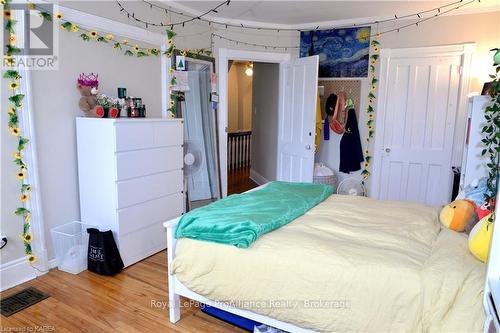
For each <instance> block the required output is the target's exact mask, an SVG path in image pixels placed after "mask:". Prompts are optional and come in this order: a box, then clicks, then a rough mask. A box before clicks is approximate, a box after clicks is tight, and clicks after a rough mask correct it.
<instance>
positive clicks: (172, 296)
mask: <svg viewBox="0 0 500 333" xmlns="http://www.w3.org/2000/svg"><path fill="white" fill-rule="evenodd" d="M263 186H265V185H263ZM260 187H262V186H260ZM260 187H259V188H260ZM253 190H255V189H253ZM498 193H500V191H499V192H498ZM498 193H497V195H498ZM498 215H500V208H499V207H497V214H496V221H495V224H494V229H493V239H492V242H491V245H490V246H491V247H490V256H489V258H488V259H489V260H488V262H487V265H488V268H487V274H486V281H485V295H484V300H483V302H484V309H485V313H486V319H485V323H484V328H483V329H484V332H485V333H487V332H488V331H489V328H490V325H493V326H495V327H496V328H497V330H498V332H499V333H500V326H499V324H498V322H495V321H494V318H493V314H492V313H491V310H489V309H490V306H489V304H488V298H487V295H488V293H489V292H491V287H492V280H495V279H496V280H498V279H499V278H500V260H499V258H500V228H499V226H498V223H500V218H499V217H498ZM179 220H180V217H178V218H176V219H173V220H170V221H167V222H165V223H163V226H164V227H165V229H166V231H167V260H168V272H167V274H168V302H169V316H170V322H171V323H176V322H177V321H179V319H180V318H181V311H180V307H181V304H180V296H184V297H186V298H189V299H191V300H194V301H197V302H200V303H204V304H207V305H210V306H213V307H215V308H218V309H221V310H224V311H227V312H230V313H233V314H235V315H238V316H241V317H244V318H248V319H251V320H254V321H256V322H259V323H262V324H266V325H269V326H272V327H275V328H279V329H282V330H285V331H287V332H293V333H295V332H297V333H306V332H308V333H313V332H314V331H312V330H308V329H305V328H302V327H299V326H296V325H293V324H290V323H287V322H284V321H280V320H277V319H274V318H271V317H267V316H264V315H261V314H257V313H255V312H251V311H248V310H243V309H238V308H235V307H232V306H229V305H227V304H224V303H221V302H215V301H212V300H210V299H208V298H206V297H204V296H202V295H200V294H197V293H195V292H194V291H192V290H189V289H188V288H187V287H186V286H184V285H183V284H182V283H181V282H180V281H179V280H178V279H177V277H176V276H175V274H172V263H173V261H174V259H175V245H176V239H175V229H176V227H177V223H179Z"/></svg>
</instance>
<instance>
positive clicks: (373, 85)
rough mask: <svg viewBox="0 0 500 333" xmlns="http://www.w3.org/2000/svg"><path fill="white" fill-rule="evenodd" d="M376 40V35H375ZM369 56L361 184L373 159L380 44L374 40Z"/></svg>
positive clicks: (367, 174)
mask: <svg viewBox="0 0 500 333" xmlns="http://www.w3.org/2000/svg"><path fill="white" fill-rule="evenodd" d="M377 38H378V35H377ZM370 47H371V56H370V66H369V68H368V73H369V80H370V91H369V93H368V107H367V108H366V115H367V118H368V120H367V121H366V127H367V129H368V135H367V137H366V140H365V144H366V148H365V150H364V156H365V163H363V170H362V171H361V176H362V177H363V184H364V183H365V182H366V181H367V180H368V178H369V177H370V175H371V173H370V166H371V161H372V159H373V157H372V156H371V154H370V142H371V140H372V139H373V136H374V135H375V126H374V124H375V120H374V119H375V116H374V111H375V110H374V107H373V106H374V104H375V101H376V99H377V96H376V95H375V93H376V90H377V83H378V79H377V78H376V76H375V65H376V64H377V60H378V58H379V51H380V42H379V41H378V40H377V39H376V38H375V39H373V40H372V42H371V45H370Z"/></svg>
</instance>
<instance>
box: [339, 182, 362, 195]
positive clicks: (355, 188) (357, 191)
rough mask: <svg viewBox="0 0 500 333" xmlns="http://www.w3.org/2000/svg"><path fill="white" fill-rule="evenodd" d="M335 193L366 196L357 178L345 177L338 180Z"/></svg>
mask: <svg viewBox="0 0 500 333" xmlns="http://www.w3.org/2000/svg"><path fill="white" fill-rule="evenodd" d="M337 194H342V195H355V196H360V197H364V196H366V190H365V187H364V186H363V184H361V182H360V181H359V180H358V179H356V178H346V179H344V180H343V181H341V182H340V184H339V187H338V188H337Z"/></svg>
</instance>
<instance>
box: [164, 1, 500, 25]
mask: <svg viewBox="0 0 500 333" xmlns="http://www.w3.org/2000/svg"><path fill="white" fill-rule="evenodd" d="M454 1H456V0H448V1H428V0H423V1H422V0H406V1H357V0H350V1H335V0H333V1H325V0H324V1H248V0H247V1H242V0H240V1H237V0H233V1H231V3H230V5H229V6H222V7H221V8H220V9H219V10H218V13H217V14H215V13H212V14H213V15H212V16H214V17H218V18H226V19H237V20H244V21H254V22H265V23H275V24H284V25H303V24H314V23H317V22H326V21H338V20H349V19H359V18H368V17H393V16H394V14H396V15H398V16H402V15H405V14H412V13H416V12H419V11H424V10H427V9H431V8H436V7H439V6H443V5H446V4H450V3H451V2H454ZM221 2H222V1H170V2H167V1H164V3H165V4H168V3H173V5H174V6H176V7H178V8H183V9H185V10H187V11H193V12H205V11H207V10H210V9H211V8H213V7H215V6H216V5H217V4H220V3H221ZM465 9H467V10H471V9H475V10H478V9H479V10H484V9H488V10H495V9H496V10H500V1H499V0H483V1H481V3H479V2H476V3H472V4H470V5H467V6H465V7H464V8H462V9H461V10H462V11H463V10H465Z"/></svg>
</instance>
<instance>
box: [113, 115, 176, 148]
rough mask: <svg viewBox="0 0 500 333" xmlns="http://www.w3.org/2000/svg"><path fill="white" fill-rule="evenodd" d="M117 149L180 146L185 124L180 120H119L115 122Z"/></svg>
mask: <svg viewBox="0 0 500 333" xmlns="http://www.w3.org/2000/svg"><path fill="white" fill-rule="evenodd" d="M115 131H116V133H115V135H116V147H115V148H116V151H117V152H120V151H127V150H136V149H147V148H156V147H166V146H180V145H182V141H183V126H182V123H181V122H180V121H168V122H161V121H151V122H148V121H144V122H130V123H129V122H126V121H124V122H118V123H116V124H115Z"/></svg>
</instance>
